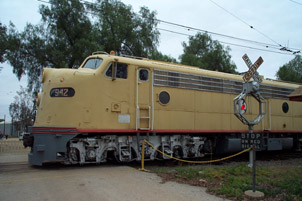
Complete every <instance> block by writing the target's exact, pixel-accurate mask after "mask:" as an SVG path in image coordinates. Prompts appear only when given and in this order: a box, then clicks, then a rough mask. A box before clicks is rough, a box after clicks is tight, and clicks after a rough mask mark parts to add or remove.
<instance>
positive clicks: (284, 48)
mask: <svg viewBox="0 0 302 201" xmlns="http://www.w3.org/2000/svg"><path fill="white" fill-rule="evenodd" d="M209 1H210V2H212V3H213V4H215V5H216V6H217V7H219V8H221V9H222V10H224V11H225V12H227V13H228V14H230V15H232V16H233V17H234V18H236V19H238V20H239V21H241V22H242V23H244V24H245V25H247V26H249V27H250V28H251V29H254V30H255V31H257V32H258V33H259V34H261V35H262V36H264V37H265V38H267V39H269V40H270V41H272V42H274V43H276V44H277V45H278V46H279V47H281V48H280V50H281V51H287V52H291V53H293V54H296V53H300V50H299V51H292V50H290V49H288V48H286V47H284V46H282V45H281V44H280V43H278V42H277V41H275V40H274V39H272V38H271V37H269V36H268V35H266V34H264V33H263V32H261V31H260V30H258V29H256V28H255V27H254V26H252V25H250V24H249V23H247V22H246V21H244V20H243V19H241V18H240V17H238V16H236V15H235V14H233V13H232V12H230V11H228V10H227V9H225V8H224V7H222V6H220V5H219V4H218V3H216V2H215V1H213V0H209ZM290 1H292V0H290ZM293 2H294V1H293ZM295 3H297V2H295Z"/></svg>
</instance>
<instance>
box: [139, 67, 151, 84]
mask: <svg viewBox="0 0 302 201" xmlns="http://www.w3.org/2000/svg"><path fill="white" fill-rule="evenodd" d="M139 80H140V81H148V80H149V71H148V70H147V69H139Z"/></svg>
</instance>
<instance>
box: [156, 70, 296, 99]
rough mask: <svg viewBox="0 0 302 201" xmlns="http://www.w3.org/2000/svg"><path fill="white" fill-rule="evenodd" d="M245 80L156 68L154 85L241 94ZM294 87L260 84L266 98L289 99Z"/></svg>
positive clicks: (262, 93)
mask: <svg viewBox="0 0 302 201" xmlns="http://www.w3.org/2000/svg"><path fill="white" fill-rule="evenodd" d="M242 84H243V82H239V81H234V80H228V79H222V78H214V77H207V76H201V75H194V74H188V73H179V72H173V71H163V70H158V69H155V70H154V86H162V87H173V88H180V89H192V90H200V91H210V92H218V93H229V94H240V93H241V91H242ZM293 91H294V89H288V88H282V87H274V86H269V85H260V93H261V95H262V96H263V97H265V98H279V99H288V95H289V94H290V93H292V92H293Z"/></svg>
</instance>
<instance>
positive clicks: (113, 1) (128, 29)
mask: <svg viewBox="0 0 302 201" xmlns="http://www.w3.org/2000/svg"><path fill="white" fill-rule="evenodd" d="M90 9H91V10H92V11H93V12H94V13H96V14H97V26H98V28H99V30H100V38H99V40H100V41H99V42H100V43H101V44H103V45H104V50H105V51H106V52H110V51H111V50H115V51H116V52H117V53H118V54H125V55H135V56H139V57H148V56H149V55H150V54H151V52H152V51H153V50H155V49H156V46H157V45H158V37H159V32H158V31H157V30H156V26H157V21H156V18H155V15H156V12H154V11H153V12H150V11H149V9H148V8H146V7H142V8H141V9H140V11H139V14H136V13H134V12H133V10H132V7H131V6H127V5H125V4H123V3H122V2H120V1H117V0H104V1H99V4H98V5H97V6H92V7H90Z"/></svg>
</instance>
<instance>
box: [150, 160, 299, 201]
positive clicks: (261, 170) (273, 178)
mask: <svg viewBox="0 0 302 201" xmlns="http://www.w3.org/2000/svg"><path fill="white" fill-rule="evenodd" d="M154 171H155V172H157V173H158V174H159V175H160V176H162V177H163V178H164V179H165V178H166V180H174V181H177V182H182V183H188V184H193V185H199V186H206V187H207V188H208V191H209V192H210V193H213V194H216V195H219V196H222V197H227V198H230V199H233V200H242V199H243V198H244V199H245V200H246V199H247V198H246V197H244V192H245V191H246V190H251V189H252V184H253V180H252V169H251V168H249V167H247V166H246V164H245V163H244V164H243V163H241V164H236V165H230V166H221V167H214V168H205V167H202V166H201V168H200V166H199V167H197V168H196V166H186V167H175V168H173V170H171V167H169V168H161V169H156V170H154ZM256 174H257V176H256V190H258V191H261V192H263V193H264V194H265V198H264V200H287V201H294V200H301V201H302V167H294V166H289V167H284V166H280V167H257V170H256ZM167 175H169V176H167ZM201 181H202V182H201ZM205 181H206V182H205Z"/></svg>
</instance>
